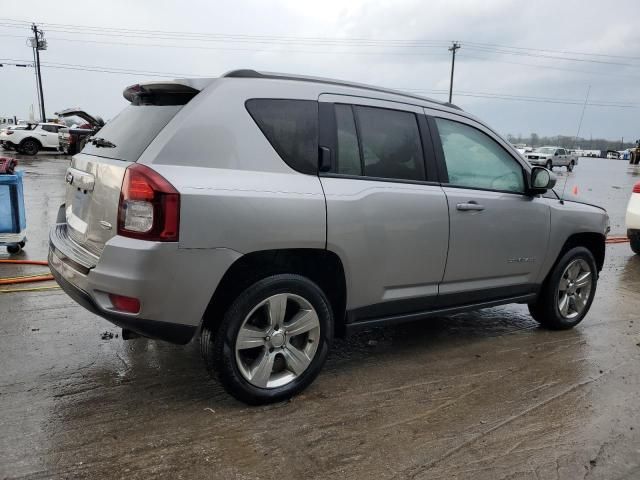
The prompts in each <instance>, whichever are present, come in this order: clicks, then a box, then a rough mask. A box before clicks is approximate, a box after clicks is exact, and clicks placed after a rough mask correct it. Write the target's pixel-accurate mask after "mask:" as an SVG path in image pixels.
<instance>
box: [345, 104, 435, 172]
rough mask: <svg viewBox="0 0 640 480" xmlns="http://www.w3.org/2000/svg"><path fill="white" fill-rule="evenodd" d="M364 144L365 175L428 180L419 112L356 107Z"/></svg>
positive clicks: (361, 139)
mask: <svg viewBox="0 0 640 480" xmlns="http://www.w3.org/2000/svg"><path fill="white" fill-rule="evenodd" d="M355 110H356V115H357V120H358V132H359V134H360V142H361V145H362V157H363V163H364V175H365V176H369V177H381V178H395V179H400V180H425V172H424V158H423V155H422V143H421V141H420V130H419V129H418V121H417V119H416V116H415V115H414V114H413V113H410V112H401V111H398V110H388V109H383V108H372V107H360V106H358V107H355Z"/></svg>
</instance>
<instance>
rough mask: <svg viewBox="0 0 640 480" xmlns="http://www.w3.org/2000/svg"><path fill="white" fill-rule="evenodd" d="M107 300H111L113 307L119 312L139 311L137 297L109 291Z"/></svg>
mask: <svg viewBox="0 0 640 480" xmlns="http://www.w3.org/2000/svg"><path fill="white" fill-rule="evenodd" d="M109 300H110V301H111V305H113V308H115V309H116V310H119V311H121V312H126V313H138V312H139V311H140V300H138V299H137V298H133V297H125V296H124V295H116V294H115V293H110V294H109Z"/></svg>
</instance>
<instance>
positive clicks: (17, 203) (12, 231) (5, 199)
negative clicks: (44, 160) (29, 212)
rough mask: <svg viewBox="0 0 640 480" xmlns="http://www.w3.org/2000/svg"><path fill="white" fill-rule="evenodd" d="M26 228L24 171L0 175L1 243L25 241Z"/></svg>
mask: <svg viewBox="0 0 640 480" xmlns="http://www.w3.org/2000/svg"><path fill="white" fill-rule="evenodd" d="M26 228H27V219H26V218H25V212H24V191H23V188H22V172H20V171H18V172H16V173H15V174H14V175H0V244H12V243H19V242H22V241H24V239H25V230H26Z"/></svg>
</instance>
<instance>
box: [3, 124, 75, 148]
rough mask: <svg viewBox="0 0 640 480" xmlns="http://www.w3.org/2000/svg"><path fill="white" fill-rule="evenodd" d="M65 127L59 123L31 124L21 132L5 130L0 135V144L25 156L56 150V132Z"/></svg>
mask: <svg viewBox="0 0 640 480" xmlns="http://www.w3.org/2000/svg"><path fill="white" fill-rule="evenodd" d="M63 127H65V125H61V124H59V123H31V124H29V125H27V128H25V129H21V130H15V129H14V130H6V131H4V132H2V133H0V143H2V146H3V147H4V148H6V149H8V150H10V149H14V150H16V151H17V152H18V153H23V154H25V155H35V154H36V153H38V152H39V151H40V150H57V149H58V145H59V143H58V130H60V129H61V128H63Z"/></svg>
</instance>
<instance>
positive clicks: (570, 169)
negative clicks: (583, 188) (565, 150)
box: [567, 160, 575, 172]
mask: <svg viewBox="0 0 640 480" xmlns="http://www.w3.org/2000/svg"><path fill="white" fill-rule="evenodd" d="M574 166H575V163H573V160H571V163H569V165H567V172H573V167H574Z"/></svg>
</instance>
